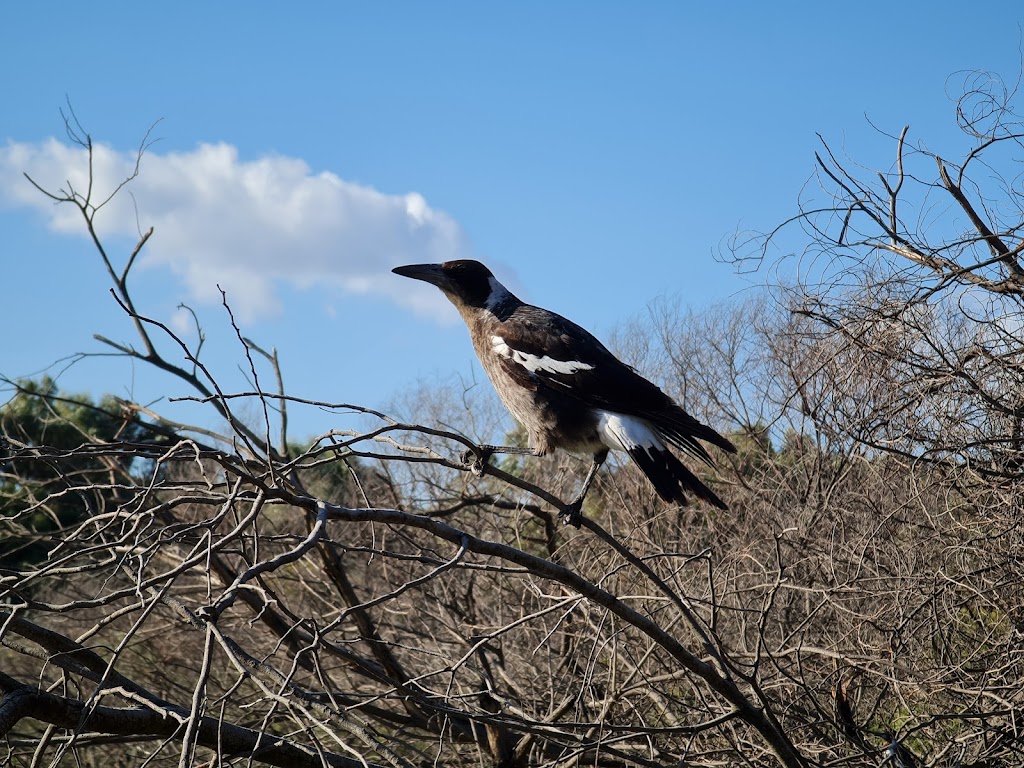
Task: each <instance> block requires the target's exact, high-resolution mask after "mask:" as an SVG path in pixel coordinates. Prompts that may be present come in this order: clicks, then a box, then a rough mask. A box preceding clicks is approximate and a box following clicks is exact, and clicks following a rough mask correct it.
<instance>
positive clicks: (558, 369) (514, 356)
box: [491, 336, 594, 374]
mask: <svg viewBox="0 0 1024 768" xmlns="http://www.w3.org/2000/svg"><path fill="white" fill-rule="evenodd" d="M491 347H492V348H493V349H494V351H495V352H496V353H497V354H499V355H501V356H502V357H504V358H507V359H509V360H511V361H512V362H514V363H518V364H519V365H521V366H523V368H525V369H526V370H528V371H529V372H530V373H537V372H538V371H541V372H543V373H563V374H572V373H576V371H589V370H590V369H592V368H593V367H594V366H592V365H590V364H589V363H581V362H579V361H578V360H555V358H553V357H549V356H547V355H544V357H537V355H531V354H529V353H527V352H520V351H519V350H518V349H513V348H512V347H510V346H509V345H508V344H506V343H505V340H504V339H503V338H501V336H491Z"/></svg>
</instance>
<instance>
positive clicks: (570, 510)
mask: <svg viewBox="0 0 1024 768" xmlns="http://www.w3.org/2000/svg"><path fill="white" fill-rule="evenodd" d="M607 458H608V450H607V449H605V450H603V451H598V452H597V453H595V454H594V463H593V464H591V465H590V471H589V472H588V473H587V477H586V479H585V480H584V481H583V487H582V488H580V490H579V493H577V494H576V498H575V499H573V500H572V501H571V502H570V503H569V505H568V506H567V507H566V508H565V510H564V511H562V512H561V513H559V515H558V516H559V518H561V520H562V523H563V524H565V525H571V526H573V527H574V528H579V527H580V510H581V509H583V499H584V497H585V496H586V495H587V491H589V490H590V484H591V483H593V482H594V478H595V477H597V471H598V470H599V469H601V465H602V464H604V460H605V459H607Z"/></svg>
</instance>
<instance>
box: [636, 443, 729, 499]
mask: <svg viewBox="0 0 1024 768" xmlns="http://www.w3.org/2000/svg"><path fill="white" fill-rule="evenodd" d="M629 456H630V458H631V459H633V461H635V462H636V465H637V466H638V467H640V471H641V472H643V473H644V474H645V475H647V479H648V480H650V481H651V484H652V485H653V486H654V490H656V491H657V492H658V495H659V496H661V498H662V499H664V500H665V501H667V502H669V503H670V504H681V505H685V504H686V493H687V492H689V493H692V494H693V495H694V496H696V497H697V498H699V499H704V501H706V502H708V503H709V504H713V505H715V506H716V507H718V508H719V509H728V507H727V506H726V505H725V502H724V501H722V500H721V499H720V498H718V496H717V495H715V492H714V491H712V490H711V489H710V488H708V487H707V486H706V485H704V483H702V482H701V481H700V480H699V479H697V476H696V475H695V474H693V472H691V471H690V470H688V469H687V468H686V467H685V466H683V463H682V462H681V461H680V460H679V459H677V458H676V457H675V454H673V453H672V452H671V451H670V450H668V449H667V448H641V447H636V448H633V449H632V450H630V451H629Z"/></svg>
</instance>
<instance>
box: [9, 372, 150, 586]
mask: <svg viewBox="0 0 1024 768" xmlns="http://www.w3.org/2000/svg"><path fill="white" fill-rule="evenodd" d="M10 385H11V387H12V388H13V390H14V392H15V394H14V396H13V397H12V398H11V399H10V400H9V401H8V402H7V403H5V404H4V405H3V406H0V446H3V449H4V450H3V453H0V508H2V510H3V514H2V517H0V526H2V527H3V530H4V533H3V535H2V536H0V568H7V567H12V566H17V565H25V564H27V563H29V562H38V561H39V560H41V559H44V558H45V556H46V550H47V548H48V542H56V541H60V540H61V538H62V537H63V535H64V534H67V533H69V532H70V531H71V530H73V528H74V527H75V526H76V525H77V524H79V523H81V522H82V521H83V520H85V519H86V518H87V517H89V516H90V515H93V514H101V513H103V512H105V511H107V510H108V509H110V508H111V507H113V506H116V505H117V503H118V501H119V497H120V494H121V490H120V489H121V488H122V487H124V486H125V485H132V484H134V482H135V481H134V479H133V478H132V474H131V469H132V464H133V461H134V460H133V458H132V457H131V456H130V455H128V454H125V453H123V452H117V453H114V454H106V453H104V452H103V451H102V449H100V446H102V445H104V444H106V443H110V442H124V443H129V444H130V443H134V442H135V441H137V440H140V439H141V438H142V436H143V434H144V433H145V432H146V430H145V428H144V427H143V426H142V425H141V424H139V423H138V421H137V420H136V417H135V416H134V415H133V414H130V413H127V412H124V411H122V410H121V409H120V408H119V407H118V405H117V402H116V401H115V400H114V399H113V398H112V397H106V398H104V400H103V401H102V402H100V403H95V402H93V401H92V400H91V399H90V398H89V397H87V396H84V395H70V394H67V393H62V392H60V391H59V390H58V389H57V386H56V384H55V383H54V382H53V380H52V379H50V378H48V377H44V378H42V379H41V380H39V381H21V382H11V383H10ZM27 448H32V449H37V450H39V451H40V453H41V454H42V455H41V456H40V457H39V459H38V460H37V459H33V460H32V461H30V462H28V463H20V462H19V461H18V460H17V458H16V457H17V456H19V455H20V453H21V451H23V450H25V449H27ZM94 449H95V450H94Z"/></svg>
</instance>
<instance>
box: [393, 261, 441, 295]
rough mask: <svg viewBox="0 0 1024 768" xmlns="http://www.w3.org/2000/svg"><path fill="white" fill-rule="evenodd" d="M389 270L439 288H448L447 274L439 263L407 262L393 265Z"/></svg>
mask: <svg viewBox="0 0 1024 768" xmlns="http://www.w3.org/2000/svg"><path fill="white" fill-rule="evenodd" d="M391 271H392V272H394V273H395V274H396V275H401V276H402V277H411V278H412V279H413V280H423V281H424V282H427V283H430V284H431V285H436V286H437V287H438V288H440V289H441V290H448V289H449V286H450V282H449V280H448V276H447V275H446V274H445V273H444V270H442V269H441V265H440V264H409V265H407V266H404V267H395V268H394V269H392V270H391Z"/></svg>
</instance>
